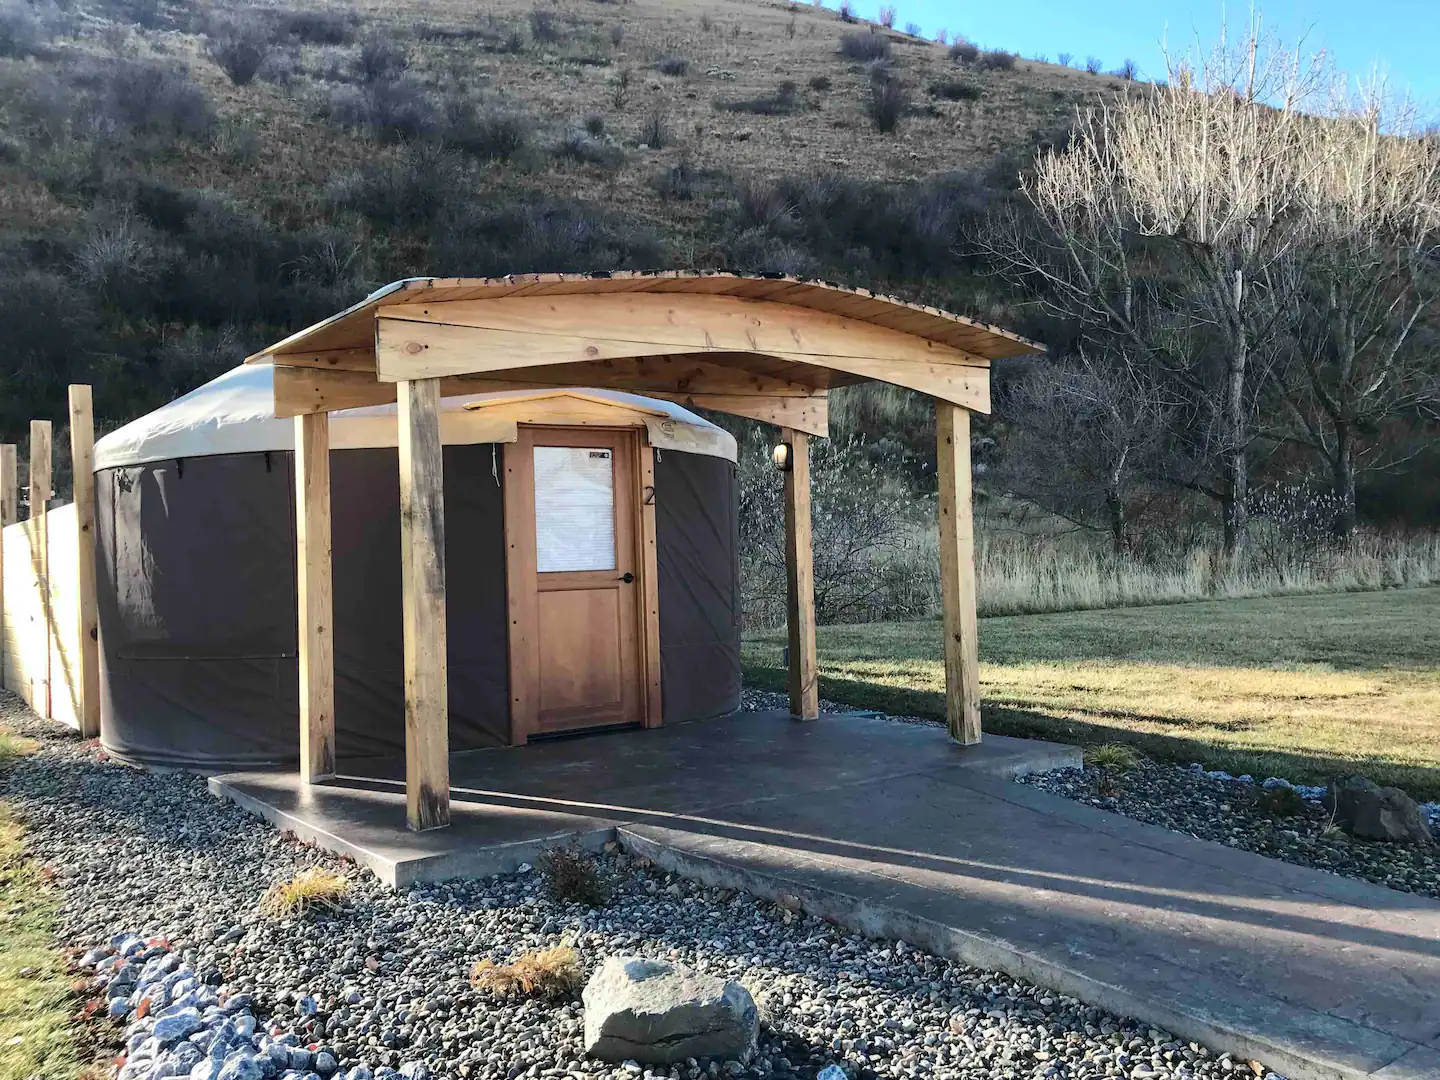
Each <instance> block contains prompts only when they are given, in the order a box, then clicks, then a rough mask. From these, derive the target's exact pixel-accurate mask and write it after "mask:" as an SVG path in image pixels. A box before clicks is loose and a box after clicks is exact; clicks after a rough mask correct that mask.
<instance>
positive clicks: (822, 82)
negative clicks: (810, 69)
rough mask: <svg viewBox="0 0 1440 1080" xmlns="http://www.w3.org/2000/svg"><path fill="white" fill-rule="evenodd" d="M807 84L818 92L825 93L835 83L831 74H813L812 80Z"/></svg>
mask: <svg viewBox="0 0 1440 1080" xmlns="http://www.w3.org/2000/svg"><path fill="white" fill-rule="evenodd" d="M806 85H807V86H809V87H810V89H811V90H814V91H815V92H816V93H817V94H823V93H824V92H825V91H826V90H829V89H830V87H832V86H834V85H835V84H834V83H833V82H832V81H831V79H830V76H829V75H811V76H810V81H809V82H808V83H807V84H806Z"/></svg>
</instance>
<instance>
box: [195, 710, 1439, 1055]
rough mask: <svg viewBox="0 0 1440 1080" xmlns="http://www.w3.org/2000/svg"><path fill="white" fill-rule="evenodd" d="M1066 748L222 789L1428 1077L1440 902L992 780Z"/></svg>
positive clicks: (721, 759)
mask: <svg viewBox="0 0 1440 1080" xmlns="http://www.w3.org/2000/svg"><path fill="white" fill-rule="evenodd" d="M1075 763H1078V752H1077V751H1075V750H1074V749H1073V748H1068V747H1058V746H1054V745H1051V744H1044V743H1039V744H1035V743H1026V742H1025V741H1023V740H1007V739H1001V738H995V737H987V739H986V742H985V743H983V744H982V745H981V747H978V748H977V747H971V748H962V747H956V746H953V745H952V744H950V743H949V742H948V740H947V739H946V737H945V734H944V732H943V731H942V730H940V729H938V728H935V727H930V726H925V725H906V724H898V723H894V722H891V721H886V720H874V719H866V718H862V717H857V716H839V717H826V718H823V719H822V720H821V721H820V722H819V723H817V724H804V725H801V724H795V723H792V722H790V721H789V720H788V719H786V718H784V717H782V716H779V715H769V714H752V715H746V716H742V717H736V718H733V719H730V720H725V721H716V722H713V723H709V724H692V725H684V726H677V727H674V728H670V729H663V730H660V731H654V732H634V733H629V734H622V735H615V736H607V737H603V738H591V739H585V740H573V741H569V742H563V743H553V744H546V745H541V746H534V747H527V748H519V749H513V750H498V751H482V752H478V753H473V754H460V755H455V757H454V759H453V761H452V785H453V786H452V794H453V798H454V800H455V802H454V820H455V824H454V825H453V826H452V827H451V828H450V829H448V830H442V831H440V832H434V833H425V834H421V835H418V836H417V835H415V834H411V833H408V832H406V831H405V830H404V828H403V821H404V792H403V785H402V784H401V783H400V781H399V779H398V777H399V773H397V772H396V771H395V763H393V762H368V763H355V765H356V767H355V768H351V769H347V775H346V776H344V777H341V778H338V779H337V780H335V781H333V782H329V783H327V784H324V785H320V786H318V787H314V788H306V787H305V786H304V785H300V784H299V783H298V782H297V780H296V778H295V777H294V776H293V775H288V774H287V775H280V774H268V773H267V774H243V775H236V776H226V777H217V778H215V779H214V780H212V782H211V784H212V788H213V789H214V790H216V791H217V792H219V793H221V794H224V795H226V796H227V797H230V798H233V799H235V800H236V801H237V802H241V803H242V805H246V806H249V807H250V808H252V809H254V810H255V811H256V812H257V813H260V814H262V815H263V816H266V817H268V818H270V819H271V820H274V821H277V822H278V823H281V824H283V825H284V827H287V828H293V829H295V831H296V832H297V833H298V834H300V835H302V836H305V837H307V838H309V839H312V840H315V841H316V842H318V843H320V844H322V845H323V846H326V847H330V848H333V849H335V850H340V851H345V852H347V853H349V854H352V855H354V856H355V857H356V858H357V859H360V860H361V861H362V862H365V863H366V864H367V865H370V866H372V867H373V868H376V870H377V872H378V873H380V874H381V876H382V877H385V878H386V879H387V880H391V881H392V882H395V883H398V884H402V885H403V884H405V883H408V882H409V881H413V880H419V879H421V878H429V879H433V878H439V877H444V876H454V875H459V874H482V873H494V872H496V871H500V870H510V869H514V868H515V867H516V866H518V865H519V863H521V862H523V861H529V860H531V859H533V858H534V856H535V855H536V854H538V852H539V851H540V850H542V849H543V848H545V847H548V846H550V845H552V844H554V843H556V842H558V841H559V840H562V839H564V838H568V837H577V838H578V839H579V840H580V841H581V842H582V843H585V844H587V845H591V846H594V845H599V844H601V843H603V842H605V840H607V839H609V838H610V837H611V836H618V837H619V838H620V840H621V841H622V843H624V844H625V845H627V846H628V847H630V848H631V849H633V850H635V851H637V852H638V853H641V854H644V855H646V856H648V857H649V858H651V859H653V860H654V861H655V862H656V863H658V864H659V865H661V866H663V867H666V868H668V869H672V870H675V871H677V872H681V873H684V874H686V875H687V876H691V877H696V878H700V879H702V880H705V881H709V882H711V883H714V884H717V885H727V886H735V887H743V888H745V889H748V890H750V891H752V892H755V893H757V894H759V895H762V896H767V897H770V898H772V899H776V900H782V901H786V902H794V903H798V904H800V905H801V906H802V907H804V908H805V909H806V910H809V911H812V912H815V913H817V914H822V915H826V916H829V917H831V918H834V919H836V920H837V921H839V922H841V923H842V924H844V925H846V926H849V927H852V928H854V929H855V930H857V931H860V932H863V933H866V934H870V935H874V936H878V937H889V938H903V939H904V940H906V941H909V942H913V943H915V944H917V945H920V946H922V947H925V948H927V949H930V950H932V951H934V952H936V953H939V954H943V955H948V956H952V957H955V958H957V959H960V960H963V961H966V962H968V963H972V964H976V965H979V966H983V967H988V968H998V969H1000V970H1003V971H1006V972H1009V973H1011V974H1013V975H1016V976H1020V977H1024V978H1028V979H1033V980H1035V981H1037V982H1039V983H1042V984H1044V985H1047V986H1052V987H1054V988H1056V989H1058V990H1060V991H1062V992H1064V993H1068V994H1071V995H1073V996H1075V997H1078V998H1080V999H1082V1000H1084V1001H1087V1002H1091V1003H1093V1004H1096V1005H1100V1006H1103V1007H1105V1008H1109V1009H1112V1010H1114V1011H1116V1012H1119V1013H1123V1014H1125V1015H1130V1016H1135V1017H1138V1018H1140V1019H1143V1020H1146V1021H1149V1022H1150V1023H1153V1024H1155V1025H1157V1026H1160V1027H1164V1028H1166V1029H1168V1030H1170V1031H1173V1032H1174V1033H1176V1034H1177V1035H1180V1036H1183V1037H1185V1038H1187V1039H1195V1040H1199V1041H1203V1042H1205V1043H1207V1044H1209V1045H1212V1046H1216V1047H1224V1048H1226V1049H1230V1050H1231V1051H1233V1052H1235V1053H1236V1054H1237V1055H1243V1056H1245V1057H1247V1058H1254V1059H1258V1060H1261V1061H1264V1062H1265V1063H1266V1064H1267V1065H1269V1066H1270V1067H1272V1068H1278V1069H1280V1070H1282V1071H1285V1072H1287V1073H1288V1074H1289V1075H1290V1076H1292V1077H1295V1078H1297V1080H1360V1078H1362V1077H1363V1078H1375V1080H1440V1067H1437V1060H1436V1054H1437V1052H1440V904H1437V903H1434V902H1432V901H1429V900H1425V899H1422V898H1419V897H1414V896H1409V895H1405V894H1402V893H1397V892H1393V891H1390V890H1386V889H1382V888H1379V887H1375V886H1370V885H1367V884H1365V883H1363V882H1357V881H1352V880H1349V879H1345V878H1340V877H1337V876H1334V875H1330V874H1325V873H1321V872H1318V871H1313V870H1309V869H1306V868H1304V867H1298V866H1291V865H1288V864H1284V863H1279V862H1275V861H1273V860H1270V859H1266V858H1263V857H1261V856H1257V855H1251V854H1249V853H1246V852H1241V851H1236V850H1234V849H1231V848H1227V847H1224V846H1222V845H1219V844H1213V843H1209V842H1207V841H1200V840H1195V839H1193V838H1190V837H1186V836H1183V835H1180V834H1178V833H1173V832H1169V831H1167V830H1164V829H1158V828H1154V827H1151V826H1147V825H1142V824H1140V823H1138V822H1134V821H1130V820H1128V819H1125V818H1121V817H1118V816H1116V815H1113V814H1106V813H1103V812H1101V811H1098V810H1094V809H1092V808H1090V807H1085V806H1082V805H1079V804H1077V803H1074V802H1071V801H1069V800H1065V799H1062V798H1059V797H1057V796H1052V795H1050V794H1048V793H1046V792H1043V791H1039V790H1036V789H1033V788H1028V787H1025V786H1022V785H1016V784H1010V783H1006V782H1005V778H1007V777H1009V776H1011V775H1015V774H1017V773H1020V772H1024V771H1029V770H1033V769H1035V768H1049V767H1056V766H1058V765H1064V764H1075Z"/></svg>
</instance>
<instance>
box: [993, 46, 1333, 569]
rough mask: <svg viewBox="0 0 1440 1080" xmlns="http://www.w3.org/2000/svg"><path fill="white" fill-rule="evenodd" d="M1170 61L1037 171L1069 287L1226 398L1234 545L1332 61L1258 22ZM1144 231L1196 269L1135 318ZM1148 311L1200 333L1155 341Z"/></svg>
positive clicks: (1200, 388)
mask: <svg viewBox="0 0 1440 1080" xmlns="http://www.w3.org/2000/svg"><path fill="white" fill-rule="evenodd" d="M1167 67H1168V75H1169V77H1168V79H1167V80H1166V81H1165V82H1164V84H1162V85H1159V86H1155V87H1151V88H1146V89H1144V90H1139V89H1137V90H1134V91H1132V92H1130V93H1128V94H1126V95H1124V96H1123V97H1121V98H1119V99H1117V100H1116V101H1115V102H1114V103H1112V104H1109V105H1106V106H1104V107H1102V108H1100V109H1098V110H1094V111H1091V112H1089V113H1087V114H1085V115H1083V116H1082V117H1081V118H1080V122H1079V125H1078V128H1077V130H1076V132H1075V137H1074V138H1073V139H1072V141H1071V143H1070V145H1069V146H1068V147H1067V148H1065V149H1063V150H1060V151H1056V152H1051V153H1047V154H1042V156H1041V157H1040V158H1039V159H1038V160H1037V161H1036V165H1035V170H1034V172H1033V175H1031V176H1028V177H1026V178H1025V181H1024V186H1025V192H1026V194H1027V195H1028V196H1029V199H1030V202H1031V204H1032V205H1033V206H1034V208H1035V210H1036V211H1037V212H1038V214H1039V216H1040V218H1041V219H1042V220H1043V222H1044V225H1045V227H1046V229H1047V230H1048V231H1049V232H1050V233H1051V234H1053V235H1054V236H1056V237H1059V238H1060V241H1061V244H1062V247H1063V249H1064V250H1065V254H1066V257H1067V258H1068V260H1069V262H1070V264H1071V265H1070V267H1069V268H1068V270H1067V273H1066V275H1065V277H1066V285H1067V287H1069V288H1071V289H1072V290H1074V289H1075V288H1076V287H1077V286H1078V287H1080V288H1084V285H1085V283H1086V282H1087V281H1088V282H1089V283H1091V284H1093V285H1096V286H1098V287H1099V290H1100V291H1098V292H1095V291H1092V292H1090V293H1089V294H1088V295H1087V296H1085V298H1084V299H1083V300H1081V298H1080V296H1079V295H1078V293H1076V292H1073V291H1072V299H1073V300H1075V301H1077V302H1076V303H1075V305H1074V306H1075V309H1076V310H1077V311H1079V312H1082V313H1084V314H1085V315H1086V316H1087V317H1090V318H1093V317H1095V316H1097V315H1098V316H1099V317H1100V319H1101V321H1102V323H1103V324H1104V325H1105V326H1106V327H1107V328H1108V329H1110V330H1112V331H1114V332H1118V333H1120V334H1121V335H1122V336H1124V337H1125V338H1127V339H1128V341H1129V342H1130V344H1131V345H1132V346H1134V347H1136V348H1137V349H1139V350H1141V351H1143V352H1144V353H1145V354H1148V355H1149V356H1150V357H1151V358H1152V359H1156V360H1160V361H1164V362H1165V364H1166V366H1167V368H1168V369H1169V370H1170V371H1171V372H1172V373H1173V374H1174V376H1175V377H1176V378H1177V380H1179V381H1180V382H1181V383H1184V384H1186V385H1188V386H1189V387H1190V389H1191V391H1192V393H1193V394H1194V395H1195V397H1196V400H1197V403H1202V404H1203V403H1206V402H1209V403H1213V408H1214V410H1215V412H1216V415H1217V418H1218V423H1217V424H1214V425H1210V431H1211V434H1212V436H1213V438H1212V445H1213V448H1214V452H1215V454H1216V457H1217V465H1218V473H1219V481H1220V483H1219V487H1220V494H1221V502H1222V519H1223V523H1224V534H1225V546H1226V550H1227V551H1228V552H1229V553H1230V554H1231V555H1232V556H1236V555H1238V554H1239V553H1240V551H1241V549H1242V548H1243V546H1244V542H1245V531H1246V497H1247V492H1248V488H1249V473H1250V453H1251V447H1252V444H1253V442H1254V441H1255V439H1256V437H1257V432H1256V427H1255V422H1254V421H1255V402H1256V396H1257V395H1256V388H1257V386H1258V384H1259V383H1260V382H1261V381H1262V379H1263V377H1264V376H1265V374H1266V373H1267V371H1268V369H1269V367H1270V366H1271V365H1272V364H1273V363H1274V362H1275V361H1276V359H1277V358H1278V356H1279V355H1280V353H1281V345H1282V342H1283V335H1282V333H1281V330H1282V327H1281V326H1280V322H1279V320H1280V319H1282V318H1283V317H1287V316H1288V314H1289V313H1290V312H1292V311H1293V305H1292V304H1291V303H1290V299H1289V298H1288V297H1286V296H1285V295H1283V294H1282V290H1283V287H1284V286H1285V285H1286V284H1287V283H1288V282H1289V281H1290V280H1291V278H1290V277H1289V276H1288V275H1287V274H1286V273H1284V272H1283V271H1285V270H1286V269H1287V268H1288V266H1289V261H1290V260H1291V258H1292V256H1293V254H1294V252H1295V250H1296V247H1297V244H1298V243H1299V241H1300V239H1301V238H1302V237H1303V236H1304V235H1305V230H1306V228H1307V224H1308V222H1307V217H1306V214H1305V210H1306V208H1307V203H1306V201H1305V196H1306V194H1307V192H1308V188H1307V184H1308V182H1309V181H1310V179H1311V177H1310V174H1311V172H1313V171H1314V170H1315V169H1316V168H1317V167H1318V161H1317V157H1316V155H1315V154H1314V153H1313V152H1310V151H1312V150H1313V148H1314V143H1315V140H1314V138H1313V129H1314V127H1315V125H1314V123H1313V122H1312V119H1311V115H1310V113H1311V111H1312V110H1313V109H1314V108H1315V105H1316V102H1317V101H1318V100H1320V92H1321V91H1322V90H1323V89H1325V88H1326V86H1327V85H1328V83H1327V79H1328V77H1329V72H1328V69H1327V68H1326V66H1325V64H1324V62H1323V59H1322V58H1319V57H1316V58H1310V59H1307V58H1305V57H1303V56H1301V55H1300V54H1298V53H1287V52H1283V51H1281V50H1280V49H1278V48H1276V47H1275V46H1274V44H1273V43H1272V42H1270V41H1269V40H1268V39H1266V38H1265V37H1264V36H1263V35H1262V34H1261V33H1260V31H1259V28H1258V25H1256V24H1252V26H1251V27H1250V28H1249V33H1248V34H1247V35H1246V36H1245V38H1244V40H1243V41H1241V42H1239V43H1238V44H1237V43H1232V42H1230V41H1229V40H1228V39H1225V38H1223V37H1222V40H1221V42H1220V44H1219V45H1218V46H1217V47H1216V48H1215V49H1214V50H1213V51H1211V52H1209V53H1206V54H1197V55H1196V56H1195V57H1193V58H1190V59H1182V60H1171V61H1169V62H1168V63H1167ZM1137 238H1143V239H1146V240H1148V241H1150V242H1151V243H1152V244H1153V245H1156V250H1157V251H1158V252H1159V254H1160V258H1161V259H1162V260H1163V261H1165V262H1167V264H1172V265H1174V266H1175V267H1177V268H1180V269H1182V270H1183V279H1182V280H1179V281H1177V282H1175V283H1174V286H1175V287H1171V288H1168V289H1163V290H1157V289H1152V290H1151V296H1152V298H1153V299H1154V300H1155V301H1156V304H1157V305H1158V307H1159V308H1160V309H1161V310H1163V311H1165V312H1167V313H1168V316H1169V317H1168V318H1166V319H1159V318H1155V317H1153V316H1152V317H1151V318H1150V319H1149V321H1148V324H1142V323H1141V322H1140V321H1139V320H1138V319H1137V318H1136V312H1137V309H1136V307H1135V300H1136V298H1137V290H1136V286H1137V282H1138V279H1137V277H1136V275H1135V274H1134V268H1135V260H1134V258H1133V255H1130V253H1133V252H1134V251H1136V249H1137V242H1136V241H1137ZM1120 254H1125V255H1126V256H1127V257H1126V258H1125V259H1124V260H1123V261H1122V260H1121V259H1120V258H1119V255H1120ZM1019 259H1020V260H1021V261H1020V263H1019V265H1021V266H1022V267H1023V266H1025V264H1024V262H1023V259H1024V255H1023V252H1022V253H1019ZM1015 265H1016V262H1015V260H1012V267H1013V266H1015ZM1092 267H1093V268H1095V269H1094V270H1093V272H1092V271H1091V269H1090V268H1092ZM1026 269H1029V270H1032V271H1034V270H1039V269H1041V268H1039V267H1036V266H1034V265H1033V263H1032V264H1031V265H1030V266H1028V267H1026ZM1049 281H1050V284H1052V285H1053V284H1055V283H1056V279H1055V278H1054V277H1053V276H1052V277H1051V278H1050V279H1049ZM1127 304H1129V305H1130V306H1129V307H1128V308H1127V306H1126V305H1127ZM1147 325H1148V328H1149V330H1151V331H1153V329H1154V328H1155V327H1157V326H1159V327H1163V328H1164V329H1165V331H1166V332H1167V333H1172V334H1173V333H1177V332H1179V333H1182V334H1184V335H1186V339H1187V341H1188V343H1189V347H1187V348H1184V349H1175V348H1169V349H1157V347H1156V346H1157V339H1156V338H1155V337H1154V335H1153V333H1149V332H1147V329H1146V327H1147ZM1197 346H1200V347H1201V348H1197ZM1212 360H1213V361H1214V362H1211V361H1212Z"/></svg>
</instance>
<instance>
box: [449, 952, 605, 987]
mask: <svg viewBox="0 0 1440 1080" xmlns="http://www.w3.org/2000/svg"><path fill="white" fill-rule="evenodd" d="M584 981H585V975H584V972H583V971H582V970H581V968H580V956H579V954H578V953H577V952H576V951H575V950H574V949H572V948H570V947H569V946H568V945H557V946H555V947H554V948H551V949H542V950H540V951H539V952H527V953H524V954H522V955H521V956H520V957H519V959H517V960H516V961H515V962H514V963H513V964H497V963H495V962H494V961H493V960H481V961H480V962H479V963H478V964H476V965H475V967H474V968H472V969H471V971H470V984H471V985H472V986H474V987H475V988H476V989H479V990H484V991H485V992H487V993H489V994H491V995H492V996H494V997H497V998H509V997H537V998H558V997H565V996H566V995H569V994H573V993H574V992H575V991H576V990H578V989H580V986H581V984H582V983H583V982H584Z"/></svg>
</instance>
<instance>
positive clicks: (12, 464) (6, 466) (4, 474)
mask: <svg viewBox="0 0 1440 1080" xmlns="http://www.w3.org/2000/svg"><path fill="white" fill-rule="evenodd" d="M16 460H17V455H16V452H15V444H14V443H0V686H8V684H7V683H6V681H5V650H6V647H7V635H6V634H5V626H6V623H7V622H8V618H7V616H6V612H5V543H4V537H3V530H4V528H5V526H7V525H14V524H15V521H16V513H17V511H18V510H19V504H18V500H19V492H18V490H17V488H18V486H19V484H18V481H19V478H18V476H17V475H16V473H17V470H16Z"/></svg>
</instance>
